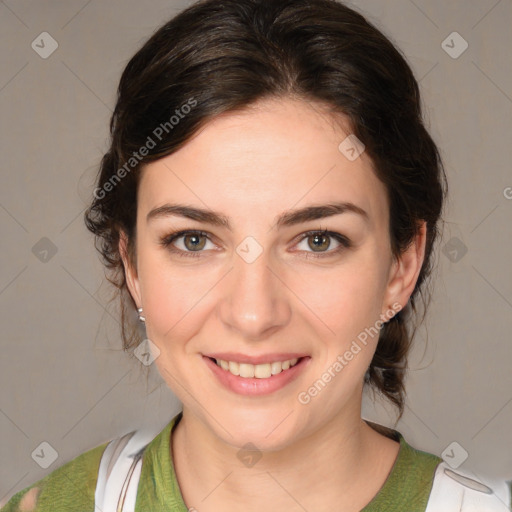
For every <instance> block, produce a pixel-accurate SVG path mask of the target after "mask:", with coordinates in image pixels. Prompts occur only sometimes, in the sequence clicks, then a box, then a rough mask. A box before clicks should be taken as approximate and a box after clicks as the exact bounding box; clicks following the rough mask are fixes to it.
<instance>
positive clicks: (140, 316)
mask: <svg viewBox="0 0 512 512" xmlns="http://www.w3.org/2000/svg"><path fill="white" fill-rule="evenodd" d="M137 313H139V320H140V321H141V322H143V323H144V322H145V321H146V317H145V316H142V308H137Z"/></svg>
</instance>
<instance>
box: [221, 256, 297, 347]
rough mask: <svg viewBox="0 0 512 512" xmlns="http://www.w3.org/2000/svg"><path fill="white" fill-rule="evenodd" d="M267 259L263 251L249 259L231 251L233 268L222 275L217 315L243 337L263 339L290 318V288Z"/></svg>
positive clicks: (230, 328)
mask: <svg viewBox="0 0 512 512" xmlns="http://www.w3.org/2000/svg"><path fill="white" fill-rule="evenodd" d="M269 263H270V262H269V258H268V257H267V255H266V252H265V251H264V252H263V253H262V254H261V255H260V256H259V257H258V258H257V259H256V260H255V261H253V262H251V263H248V262H247V261H245V260H244V259H243V258H242V257H239V256H238V255H235V256H234V261H233V266H234V268H233V269H232V271H231V272H229V274H228V276H226V278H227V281H226V283H225V289H224V290H223V296H222V300H221V301H220V305H219V316H220V318H221V321H222V322H223V323H224V325H225V326H226V327H227V328H228V329H229V330H231V331H233V332H236V333H237V334H238V336H240V337H242V338H243V339H247V340H252V341H257V340H263V339H266V338H268V337H269V336H271V335H272V334H273V333H274V332H276V331H278V330H280V329H282V328H283V327H285V326H286V325H287V324H288V323H289V322H290V318H291V308H290V303H289V293H290V292H289V290H288V288H287V287H286V286H285V284H284V282H283V281H284V279H283V277H284V276H281V275H279V271H278V269H277V268H272V267H271V266H270V264H269ZM274 267H275V266H274Z"/></svg>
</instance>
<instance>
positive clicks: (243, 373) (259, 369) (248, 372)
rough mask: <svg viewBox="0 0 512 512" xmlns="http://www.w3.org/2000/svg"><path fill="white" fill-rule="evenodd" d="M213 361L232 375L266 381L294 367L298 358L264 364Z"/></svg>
mask: <svg viewBox="0 0 512 512" xmlns="http://www.w3.org/2000/svg"><path fill="white" fill-rule="evenodd" d="M215 361H216V362H217V364H218V365H219V366H220V367H221V368H222V369H224V370H227V371H228V372H230V373H232V374H233V375H239V376H240V377H244V378H254V377H256V378H257V379H268V378H269V377H270V376H272V375H277V374H278V373H281V372H282V371H283V370H288V368H291V367H292V366H295V365H296V364H297V361H298V358H294V359H289V360H288V361H276V362H275V363H264V364H249V363H237V362H235V361H224V360H223V359H216V360H215Z"/></svg>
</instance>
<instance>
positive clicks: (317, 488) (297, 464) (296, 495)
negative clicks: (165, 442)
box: [171, 401, 398, 512]
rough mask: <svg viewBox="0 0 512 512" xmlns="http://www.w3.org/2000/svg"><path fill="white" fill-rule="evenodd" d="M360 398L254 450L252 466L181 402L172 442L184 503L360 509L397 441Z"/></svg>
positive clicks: (383, 473)
mask: <svg viewBox="0 0 512 512" xmlns="http://www.w3.org/2000/svg"><path fill="white" fill-rule="evenodd" d="M358 403H359V407H357V402H356V406H355V407H352V408H349V409H344V410H343V411H341V412H340V413H339V414H338V415H336V416H335V417H333V418H331V419H330V421H328V422H327V423H325V424H324V425H322V427H321V428H320V429H318V430H316V431H314V432H313V433H311V434H309V435H308V436H306V437H303V438H301V439H300V440H298V441H296V442H295V443H293V445H288V446H287V447H285V448H283V449H280V450H278V451H268V452H265V453H261V454H257V456H259V455H261V457H260V458H259V460H258V461H257V462H256V463H255V464H254V465H245V464H244V463H243V462H242V461H241V460H240V459H239V457H238V454H239V451H240V448H238V447H234V446H232V445H230V444H228V443H226V442H224V440H222V439H220V438H219V437H217V436H216V435H215V434H214V433H213V432H212V431H211V430H210V429H208V428H207V427H206V426H205V424H204V423H203V422H202V421H200V420H199V419H197V418H196V417H195V416H194V415H193V414H192V413H191V412H189V411H188V409H186V408H184V410H183V417H182V419H181V421H180V422H179V424H178V425H177V426H176V428H175V430H174V432H173V436H172V440H171V441H172V442H171V446H172V448H171V449H172V452H173V459H174V465H175V469H176V475H177V478H178V482H179V486H180V489H181V492H182V495H183V498H184V500H185V503H186V505H187V507H189V508H192V509H193V508H196V509H197V510H200V511H201V512H208V511H210V510H212V511H214V510H224V511H229V510H231V509H232V510H240V507H241V506H243V509H244V510H255V511H256V510H262V509H263V510H265V509H266V510H270V509H271V510H278V509H283V510H304V509H306V510H317V511H320V510H326V511H327V510H332V506H333V504H336V508H337V509H343V510H346V511H349V512H350V511H351V510H353V511H359V510H361V509H362V508H363V507H364V506H365V505H366V504H368V503H369V502H370V501H371V499H372V498H373V497H374V496H375V494H377V492H378V490H379V489H380V487H381V486H382V485H383V483H384V481H385V479H386V478H387V476H388V474H389V471H390V469H391V467H392V465H393V463H394V461H395V459H396V455H397V453H398V443H396V442H395V441H392V440H389V439H387V438H384V436H382V435H380V434H378V433H377V432H376V431H374V430H373V429H372V428H371V427H370V426H368V425H367V424H366V423H365V422H364V421H363V420H362V419H361V414H360V403H361V402H360V401H359V402H358ZM248 507H252V508H248ZM330 507H331V508H330Z"/></svg>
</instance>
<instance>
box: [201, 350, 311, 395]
mask: <svg viewBox="0 0 512 512" xmlns="http://www.w3.org/2000/svg"><path fill="white" fill-rule="evenodd" d="M310 359H311V358H310V357H303V358H302V359H301V360H300V361H299V362H298V363H297V364H296V365H295V366H292V367H291V368H289V369H288V370H283V371H281V373H278V374H277V375H272V376H271V377H268V378H266V379H257V378H255V377H254V378H245V377H239V376H238V375H233V374H232V373H231V372H229V371H228V370H224V369H223V368H221V367H220V366H219V365H218V364H217V363H216V362H215V361H212V360H211V359H210V358H209V357H206V356H203V360H204V361H205V363H206V364H207V365H208V366H209V367H210V369H211V370H212V372H213V373H214V375H215V376H216V377H217V378H218V379H219V381H220V383H221V384H223V385H224V386H225V387H226V388H228V389H230V390H231V391H234V392H235V393H238V394H239V395H251V396H259V395H268V394H270V393H273V392H274V391H277V390H279V389H281V388H284V386H286V385H287V384H289V383H290V382H291V381H292V380H294V379H296V378H297V377H298V376H299V375H300V373H301V372H302V371H303V370H304V368H305V367H306V366H307V364H308V363H309V360H310Z"/></svg>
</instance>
